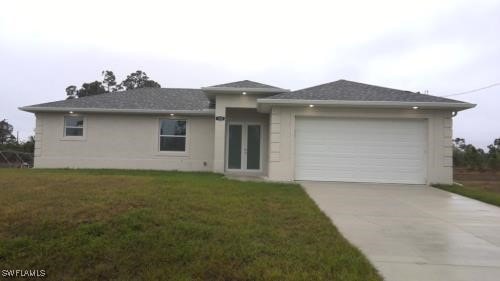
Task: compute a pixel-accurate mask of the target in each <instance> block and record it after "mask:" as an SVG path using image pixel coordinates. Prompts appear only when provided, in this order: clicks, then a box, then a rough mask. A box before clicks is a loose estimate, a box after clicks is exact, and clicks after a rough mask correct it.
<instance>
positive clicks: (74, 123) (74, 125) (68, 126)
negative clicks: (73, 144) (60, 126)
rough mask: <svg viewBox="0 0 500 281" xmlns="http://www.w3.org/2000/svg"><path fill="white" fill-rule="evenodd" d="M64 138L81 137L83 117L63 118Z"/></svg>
mask: <svg viewBox="0 0 500 281" xmlns="http://www.w3.org/2000/svg"><path fill="white" fill-rule="evenodd" d="M64 136H65V137H83V117H81V116H64Z"/></svg>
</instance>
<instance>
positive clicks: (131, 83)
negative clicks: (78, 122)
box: [66, 70, 161, 99]
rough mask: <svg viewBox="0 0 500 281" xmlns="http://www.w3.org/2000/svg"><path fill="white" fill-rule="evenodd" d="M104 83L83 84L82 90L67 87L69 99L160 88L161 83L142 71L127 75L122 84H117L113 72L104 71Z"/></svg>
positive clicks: (73, 86) (71, 86)
mask: <svg viewBox="0 0 500 281" xmlns="http://www.w3.org/2000/svg"><path fill="white" fill-rule="evenodd" d="M101 74H102V76H103V79H102V81H97V80H96V81H94V82H89V83H83V84H82V86H81V87H80V88H78V87H76V86H75V85H70V86H68V87H66V97H67V99H75V98H81V97H86V96H93V95H99V94H104V93H111V92H118V91H123V90H133V89H138V88H160V87H161V85H160V83H158V82H156V81H154V80H151V79H150V78H149V77H148V75H147V74H146V73H145V72H143V71H142V70H137V71H136V72H132V73H130V74H129V75H127V78H125V79H124V80H123V81H122V82H121V83H118V82H116V76H115V74H114V73H113V71H111V70H104V71H103V72H102V73H101Z"/></svg>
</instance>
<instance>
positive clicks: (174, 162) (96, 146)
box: [35, 113, 214, 171]
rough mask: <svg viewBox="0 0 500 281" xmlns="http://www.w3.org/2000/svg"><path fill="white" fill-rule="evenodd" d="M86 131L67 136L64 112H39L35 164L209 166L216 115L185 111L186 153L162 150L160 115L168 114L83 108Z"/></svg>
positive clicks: (205, 168) (191, 168)
mask: <svg viewBox="0 0 500 281" xmlns="http://www.w3.org/2000/svg"><path fill="white" fill-rule="evenodd" d="M82 116H84V117H85V129H84V130H85V133H84V137H83V138H81V139H78V140H71V139H68V138H64V137H63V130H64V127H63V124H64V115H63V114H59V113H39V114H37V116H36V117H37V121H36V136H35V137H36V140H37V142H36V144H37V146H36V148H35V151H36V152H35V167H36V168H66V167H68V168H119V169H157V170H185V171H210V170H212V167H213V166H212V165H213V147H214V145H213V140H214V122H213V117H187V116H179V117H177V116H176V117H175V118H179V119H186V120H188V123H187V129H186V130H187V139H186V150H187V151H186V152H185V153H170V152H160V151H159V120H160V118H170V117H169V116H152V115H121V114H84V115H82Z"/></svg>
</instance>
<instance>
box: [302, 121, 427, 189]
mask: <svg viewBox="0 0 500 281" xmlns="http://www.w3.org/2000/svg"><path fill="white" fill-rule="evenodd" d="M427 126H428V125H427V120H426V119H417V118H407V119H392V118H385V119H383V118H380V119H376V118H375V119H360V118H332V117H296V119H295V159H294V162H295V179H296V180H315V181H344V182H379V183H408V184H425V183H426V181H427V179H426V178H427V151H428V148H427V147H428V133H427V132H428V128H427Z"/></svg>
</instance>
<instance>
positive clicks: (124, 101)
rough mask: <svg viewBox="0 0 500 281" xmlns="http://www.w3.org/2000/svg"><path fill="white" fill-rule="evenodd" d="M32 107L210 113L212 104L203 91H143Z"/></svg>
mask: <svg viewBox="0 0 500 281" xmlns="http://www.w3.org/2000/svg"><path fill="white" fill-rule="evenodd" d="M29 107H48V108H49V107H51V108H82V109H88V108H96V109H132V110H206V109H208V108H209V100H208V98H207V97H206V95H205V93H203V91H201V90H199V89H174V88H141V89H135V90H128V91H123V92H115V93H105V94H100V95H95V96H88V97H82V98H78V99H70V100H60V101H55V102H48V103H42V104H36V105H31V106H28V108H29Z"/></svg>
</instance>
